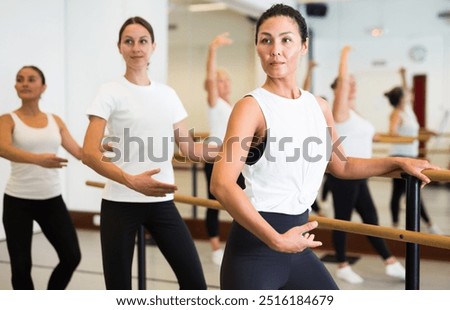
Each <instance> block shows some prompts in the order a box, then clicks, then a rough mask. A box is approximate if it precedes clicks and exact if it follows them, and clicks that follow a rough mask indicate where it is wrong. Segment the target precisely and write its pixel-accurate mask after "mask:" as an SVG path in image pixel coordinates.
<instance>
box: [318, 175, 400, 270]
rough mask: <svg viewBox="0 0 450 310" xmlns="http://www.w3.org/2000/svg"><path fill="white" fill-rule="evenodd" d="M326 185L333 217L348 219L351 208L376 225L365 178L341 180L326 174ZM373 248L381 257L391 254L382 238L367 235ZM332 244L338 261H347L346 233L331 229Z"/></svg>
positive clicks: (364, 221) (372, 204) (375, 214)
mask: <svg viewBox="0 0 450 310" xmlns="http://www.w3.org/2000/svg"><path fill="white" fill-rule="evenodd" d="M326 182H327V186H328V188H329V189H330V191H331V193H332V195H333V207H334V218H335V219H338V220H345V221H350V220H351V217H352V212H353V210H356V212H358V214H359V215H360V216H361V219H362V221H363V223H366V224H372V225H378V215H377V210H376V208H375V204H374V203H373V200H372V196H371V195H370V191H369V187H368V185H367V179H363V180H341V179H338V178H336V177H334V176H332V175H328V176H327V181H326ZM367 238H368V239H369V241H370V243H371V244H372V246H373V248H374V249H375V251H377V253H378V254H379V255H380V256H381V257H382V258H383V259H387V258H389V257H390V256H392V254H391V252H390V251H389V249H388V247H387V245H386V242H385V241H384V239H381V238H377V237H367ZM333 244H334V248H335V251H336V260H337V261H338V262H340V263H342V262H345V261H347V256H346V247H347V234H346V233H345V232H342V231H336V230H333Z"/></svg>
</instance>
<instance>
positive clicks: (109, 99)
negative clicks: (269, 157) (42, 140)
mask: <svg viewBox="0 0 450 310" xmlns="http://www.w3.org/2000/svg"><path fill="white" fill-rule="evenodd" d="M117 46H118V48H119V52H120V54H122V57H123V59H124V61H125V64H126V70H125V74H124V75H123V76H122V77H120V78H119V79H117V80H115V81H112V82H109V83H105V84H103V85H102V86H101V88H100V90H99V91H98V93H97V95H96V97H95V98H94V100H93V102H92V103H91V105H90V107H89V108H88V110H87V114H88V116H89V126H88V129H87V132H86V136H85V140H84V147H83V149H84V156H83V162H84V163H85V164H86V165H88V166H89V167H91V168H92V169H93V170H95V171H96V172H97V173H99V174H100V175H102V176H104V177H106V178H107V179H108V181H107V182H106V186H105V189H104V191H103V197H102V198H103V199H102V205H101V224H100V234H101V244H102V257H103V271H104V277H105V283H106V288H107V289H131V288H132V286H131V266H132V260H133V251H134V244H135V237H136V232H137V230H138V228H139V227H140V225H144V226H145V227H146V228H147V230H148V231H149V232H150V234H151V236H152V238H153V239H154V241H155V242H156V244H157V246H158V247H159V249H160V250H161V252H162V253H163V255H164V256H165V258H166V259H167V261H168V263H169V264H170V266H171V267H172V270H173V271H174V273H175V275H176V277H177V279H178V283H179V285H180V289H206V283H205V278H204V275H203V270H202V266H201V264H200V259H199V256H198V253H197V250H196V248H195V245H194V242H193V240H192V237H191V235H190V232H189V230H188V229H187V227H186V225H185V223H184V221H183V219H182V218H181V216H180V214H179V212H178V210H177V208H176V206H175V204H174V201H173V193H174V192H175V191H176V190H177V186H176V185H175V184H173V183H174V171H173V167H172V158H173V153H174V142H176V143H177V145H178V147H179V149H180V150H181V152H182V153H183V154H185V155H186V156H187V157H188V158H189V159H191V160H194V161H199V159H200V158H203V159H204V160H211V158H210V157H209V156H208V154H206V150H204V149H203V145H202V144H200V143H194V141H193V139H192V137H191V136H190V135H189V131H188V130H187V124H186V120H185V119H186V117H187V113H186V110H185V109H184V107H183V104H182V103H181V101H180V99H179V98H178V95H177V94H176V92H175V91H174V90H173V89H172V88H170V87H169V86H167V85H164V84H161V83H158V82H155V81H153V80H151V79H150V78H149V76H148V73H147V67H148V64H149V62H150V57H151V56H152V54H153V52H154V50H155V47H156V43H155V37H154V34H153V29H152V26H151V25H150V24H149V23H148V22H147V21H146V20H144V19H143V18H141V17H132V18H129V19H128V20H126V21H125V23H124V24H123V26H122V27H121V29H120V31H119V41H118V43H117ZM106 128H107V129H108V133H109V135H110V137H112V138H110V139H111V140H110V141H111V142H113V144H112V145H110V146H112V150H113V151H114V158H112V159H111V158H110V159H107V158H105V157H104V156H103V154H102V152H101V146H102V144H104V143H103V142H102V141H103V136H104V132H105V129H106Z"/></svg>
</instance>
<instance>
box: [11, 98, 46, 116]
mask: <svg viewBox="0 0 450 310" xmlns="http://www.w3.org/2000/svg"><path fill="white" fill-rule="evenodd" d="M17 111H20V112H21V113H22V114H23V115H28V116H35V115H38V114H40V113H42V112H41V110H40V109H39V100H23V101H22V106H21V107H20V108H19V109H18V110H17Z"/></svg>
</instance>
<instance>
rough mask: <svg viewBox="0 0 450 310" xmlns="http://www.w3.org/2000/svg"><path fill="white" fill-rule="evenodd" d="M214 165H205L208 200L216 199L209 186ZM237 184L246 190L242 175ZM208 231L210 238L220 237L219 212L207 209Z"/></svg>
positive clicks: (206, 223)
mask: <svg viewBox="0 0 450 310" xmlns="http://www.w3.org/2000/svg"><path fill="white" fill-rule="evenodd" d="M213 167H214V164H211V163H205V165H204V171H205V175H206V184H207V186H208V199H214V200H215V199H216V197H214V195H213V194H211V191H210V190H209V186H210V184H211V175H212V170H213ZM237 184H238V185H239V186H240V187H241V188H242V189H244V188H245V179H244V177H243V176H242V174H239V177H238V180H237ZM205 225H206V231H207V233H208V237H210V238H212V237H217V236H219V210H217V209H210V208H206V219H205Z"/></svg>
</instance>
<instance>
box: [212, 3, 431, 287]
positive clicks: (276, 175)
mask: <svg viewBox="0 0 450 310" xmlns="http://www.w3.org/2000/svg"><path fill="white" fill-rule="evenodd" d="M307 36H308V30H307V26H306V23H305V20H304V18H303V17H302V15H301V14H300V12H298V11H297V10H296V9H294V8H292V7H290V6H287V5H284V4H276V5H274V6H272V7H271V8H269V9H268V10H267V11H265V12H264V13H263V14H262V15H261V17H260V18H259V20H258V21H257V24H256V35H255V44H256V51H257V53H258V56H259V58H260V60H261V66H262V68H263V70H264V72H265V73H266V80H265V82H264V84H263V85H262V87H261V88H258V89H256V90H254V91H253V92H251V93H250V94H248V95H247V96H245V97H244V98H242V99H241V100H239V101H238V102H237V103H236V105H235V106H234V108H233V111H232V113H231V116H230V120H229V122H228V128H227V134H226V136H225V139H224V144H223V148H222V150H221V152H220V153H219V155H218V156H219V158H220V160H216V162H215V166H214V171H213V175H212V181H211V191H212V193H213V194H214V196H215V197H216V198H217V200H218V201H219V202H220V203H221V204H222V205H223V206H224V207H225V208H226V209H227V211H228V212H229V213H230V214H231V216H232V217H233V218H234V222H233V226H232V230H231V232H230V234H229V237H228V240H227V243H226V248H225V253H224V258H223V261H222V268H221V280H220V281H221V288H222V289H337V285H336V283H335V282H334V280H333V279H332V277H331V275H330V273H329V272H328V271H327V269H326V268H325V266H324V265H323V263H322V262H321V261H320V260H319V259H318V258H317V256H316V255H315V254H314V253H313V252H312V251H311V250H310V248H315V247H318V246H320V245H321V242H320V241H317V240H314V235H313V234H311V233H310V231H311V230H313V229H314V228H316V227H317V222H308V213H309V209H310V207H311V204H312V203H313V202H314V200H315V198H316V196H317V191H318V189H319V187H320V185H321V182H322V178H323V174H324V172H325V170H328V171H329V172H330V173H332V174H333V175H335V176H337V177H339V178H354V179H361V178H368V177H370V176H374V175H384V174H389V173H392V172H394V171H395V170H396V169H400V170H405V171H407V172H408V173H410V174H412V175H415V176H417V177H418V178H420V179H421V180H422V181H424V182H426V183H428V182H430V180H429V179H428V178H427V177H426V176H425V175H424V174H422V173H421V171H422V170H423V169H427V168H431V167H432V166H431V165H430V164H429V163H428V162H426V161H421V160H416V159H400V158H383V159H372V158H369V159H366V158H351V157H346V156H345V152H344V150H343V148H342V146H340V145H339V141H338V139H339V137H338V135H337V133H336V130H335V127H334V121H333V116H332V114H331V111H330V109H329V108H328V103H327V102H326V101H325V100H324V99H322V98H320V97H314V96H313V95H312V94H310V93H308V92H306V91H303V90H301V89H299V87H298V84H297V80H296V76H297V68H298V63H299V59H300V58H301V57H302V56H304V55H305V54H306V53H307V51H308V43H307ZM327 128H328V129H329V130H328V129H327ZM327 137H328V138H329V139H327ZM322 139H323V140H322ZM252 141H253V142H254V145H255V146H259V147H258V148H256V147H255V148H252V149H251V148H249V147H250V143H251V142H252ZM326 141H331V143H335V144H334V148H333V151H332V152H331V154H329V153H327V148H326V147H325V144H326V143H327V142H326ZM255 154H256V155H255ZM249 155H251V157H252V159H253V161H252V162H251V163H249V164H246V160H248V159H249ZM253 157H256V159H254V158H253ZM241 171H243V173H244V177H245V182H246V188H245V192H244V191H243V190H242V189H241V188H240V187H239V186H238V185H237V184H236V180H237V178H238V176H239V173H240V172H241Z"/></svg>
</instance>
